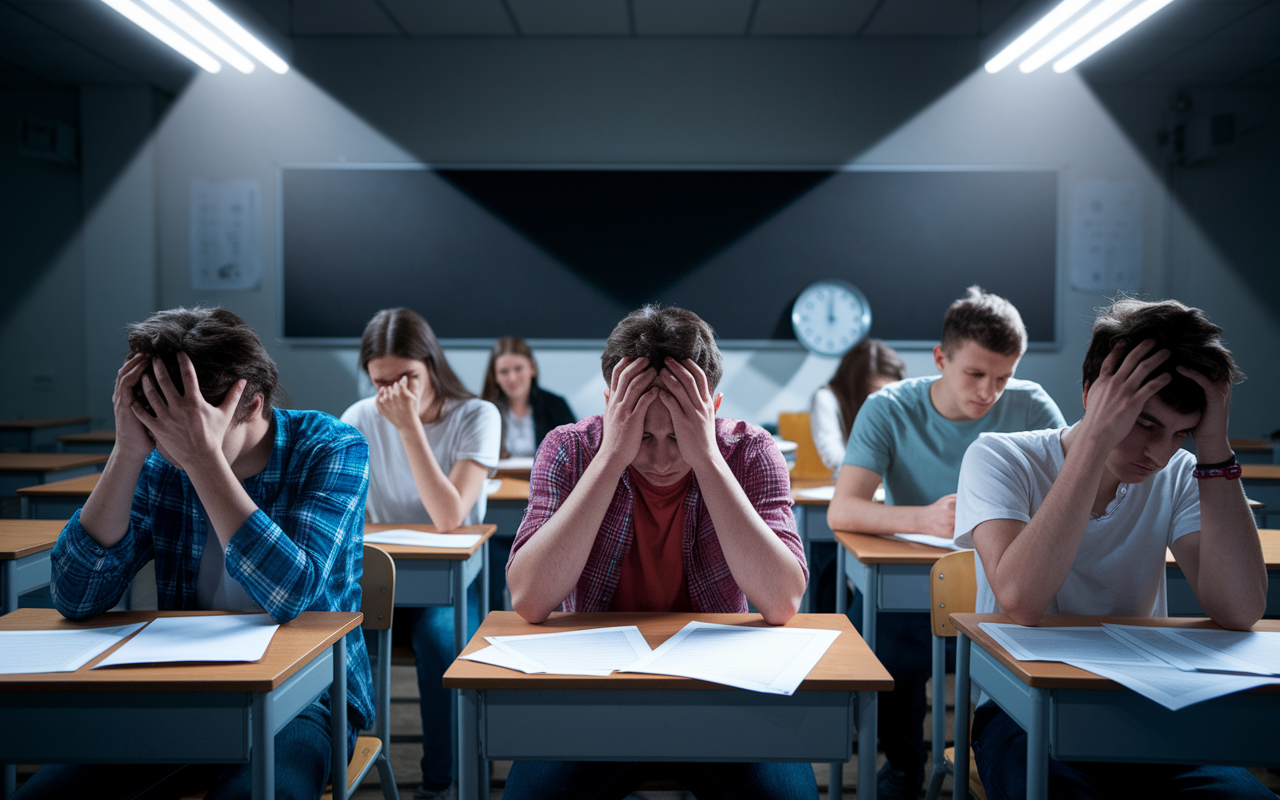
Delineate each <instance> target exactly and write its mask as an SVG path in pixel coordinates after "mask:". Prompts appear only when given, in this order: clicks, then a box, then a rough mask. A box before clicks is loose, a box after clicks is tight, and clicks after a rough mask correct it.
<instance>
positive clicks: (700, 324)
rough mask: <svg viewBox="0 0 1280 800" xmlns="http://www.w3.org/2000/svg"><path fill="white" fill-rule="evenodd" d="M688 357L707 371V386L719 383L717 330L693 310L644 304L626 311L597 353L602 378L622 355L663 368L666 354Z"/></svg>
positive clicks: (608, 376)
mask: <svg viewBox="0 0 1280 800" xmlns="http://www.w3.org/2000/svg"><path fill="white" fill-rule="evenodd" d="M668 356H669V357H671V358H674V359H675V360H676V361H683V360H684V359H686V358H687V359H689V360H690V361H692V362H693V363H695V364H697V365H698V367H699V368H701V370H702V371H703V372H704V373H706V375H707V388H708V389H710V390H711V391H713V392H714V391H715V388H716V386H718V385H719V384H720V374H721V366H720V348H719V347H717V346H716V332H715V331H714V330H712V329H711V326H710V325H708V324H707V323H706V322H704V321H703V320H702V317H699V316H698V315H697V314H695V313H693V312H692V311H686V310H685V309H683V308H676V307H674V306H668V307H667V308H663V307H661V306H658V305H652V304H651V305H646V306H644V307H643V308H639V309H636V310H635V311H632V312H631V313H630V314H628V315H627V316H626V317H625V318H624V319H623V320H622V321H621V322H619V323H618V324H617V326H615V327H614V329H613V333H611V334H609V340H608V341H607V342H605V345H604V353H603V354H602V355H601V356H600V368H601V371H602V372H604V381H605V383H609V382H610V381H611V380H612V378H613V368H614V367H616V366H617V365H618V362H619V361H621V360H622V359H624V358H647V359H649V366H651V367H653V368H655V369H657V370H658V371H659V372H661V371H662V362H663V359H664V358H667V357H668Z"/></svg>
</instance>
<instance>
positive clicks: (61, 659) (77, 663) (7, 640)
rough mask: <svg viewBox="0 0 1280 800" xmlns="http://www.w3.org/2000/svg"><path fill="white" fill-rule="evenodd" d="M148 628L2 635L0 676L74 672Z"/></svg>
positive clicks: (137, 625) (133, 627)
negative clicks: (120, 642)
mask: <svg viewBox="0 0 1280 800" xmlns="http://www.w3.org/2000/svg"><path fill="white" fill-rule="evenodd" d="M146 624H147V623H145V622H138V623H135V624H133V625H116V626H113V627H110V628H84V629H81V630H74V631H4V632H2V633H0V675H19V674H23V673H29V672H75V671H76V670H78V669H80V668H81V667H83V666H84V665H85V664H88V663H89V662H90V661H92V660H93V659H94V658H95V657H96V656H97V655H98V654H99V653H101V652H103V651H104V650H106V649H108V648H110V647H111V646H112V645H114V644H115V643H116V642H119V641H120V640H121V639H123V638H125V637H126V636H129V635H131V634H134V633H137V632H138V631H139V630H141V629H142V627H143V626H144V625H146Z"/></svg>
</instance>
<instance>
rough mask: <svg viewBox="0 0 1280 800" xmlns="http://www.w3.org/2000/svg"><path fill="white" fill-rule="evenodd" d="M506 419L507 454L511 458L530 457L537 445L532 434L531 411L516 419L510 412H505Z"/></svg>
mask: <svg viewBox="0 0 1280 800" xmlns="http://www.w3.org/2000/svg"><path fill="white" fill-rule="evenodd" d="M506 417H507V441H506V445H507V452H508V453H510V454H511V455H512V456H531V455H533V452H534V451H535V450H537V449H538V444H537V442H536V441H534V440H535V439H536V438H537V437H535V436H534V432H533V411H530V412H529V413H528V414H525V415H524V416H523V417H517V416H516V415H515V414H513V413H511V412H510V411H507V412H506Z"/></svg>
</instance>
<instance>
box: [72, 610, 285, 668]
mask: <svg viewBox="0 0 1280 800" xmlns="http://www.w3.org/2000/svg"><path fill="white" fill-rule="evenodd" d="M279 627H280V626H279V625H277V624H276V623H275V622H273V621H272V620H271V617H269V616H268V615H266V614H218V615H214V616H207V617H206V616H189V617H160V618H158V619H155V620H153V621H152V622H151V624H150V625H148V626H147V627H146V628H145V629H144V630H143V631H142V632H141V633H139V634H138V635H137V636H135V637H133V638H132V639H130V640H129V641H127V642H125V644H124V646H123V647H121V648H120V649H119V650H117V651H115V652H114V653H112V654H111V655H109V656H107V657H106V658H104V659H103V660H102V661H101V663H99V664H98V665H97V666H95V667H94V669H98V668H99V667H112V666H116V665H117V664H162V663H167V662H175V661H257V660H258V659H260V658H262V655H263V654H264V653H266V652H267V645H269V644H271V637H272V636H275V634H276V629H277V628H279Z"/></svg>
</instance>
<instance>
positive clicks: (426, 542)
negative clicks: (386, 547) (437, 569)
mask: <svg viewBox="0 0 1280 800" xmlns="http://www.w3.org/2000/svg"><path fill="white" fill-rule="evenodd" d="M364 541H365V543H366V544H409V545H416V546H418V547H454V548H457V549H459V550H466V549H467V548H470V547H475V545H476V542H478V541H480V534H478V533H427V532H424V531H415V530H410V529H408V528H396V529H395V530H390V531H381V532H380V533H366V534H365V535H364Z"/></svg>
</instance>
